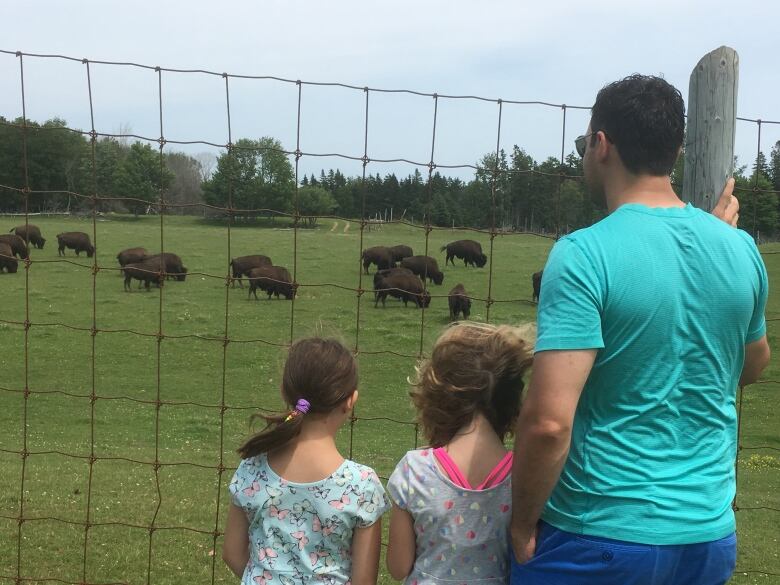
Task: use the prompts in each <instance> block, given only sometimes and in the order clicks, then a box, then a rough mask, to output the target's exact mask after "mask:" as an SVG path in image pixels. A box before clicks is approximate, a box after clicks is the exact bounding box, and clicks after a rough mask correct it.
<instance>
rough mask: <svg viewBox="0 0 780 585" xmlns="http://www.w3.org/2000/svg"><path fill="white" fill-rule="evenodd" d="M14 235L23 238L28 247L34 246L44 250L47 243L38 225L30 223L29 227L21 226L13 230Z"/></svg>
mask: <svg viewBox="0 0 780 585" xmlns="http://www.w3.org/2000/svg"><path fill="white" fill-rule="evenodd" d="M11 233H12V234H14V233H15V234H16V235H17V236H19V237H20V238H22V239H23V240H24V241H25V242H27V245H28V246H29V245H30V244H32V245H33V246H35V247H36V248H38V249H39V250H43V245H44V244H45V243H46V238H44V237H43V236H41V230H40V228H39V227H38V226H37V225H33V224H31V223H28V224H27V225H20V226H17V227H15V228H14V229H12V230H11Z"/></svg>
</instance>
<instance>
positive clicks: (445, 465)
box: [433, 447, 472, 490]
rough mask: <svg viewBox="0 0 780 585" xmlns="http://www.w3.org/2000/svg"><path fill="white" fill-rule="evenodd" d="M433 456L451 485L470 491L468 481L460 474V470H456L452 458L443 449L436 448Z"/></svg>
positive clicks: (456, 467)
mask: <svg viewBox="0 0 780 585" xmlns="http://www.w3.org/2000/svg"><path fill="white" fill-rule="evenodd" d="M433 455H434V456H435V457H436V460H437V461H438V462H439V465H441V468H442V469H443V470H444V472H445V473H446V474H447V477H448V478H449V479H450V481H451V482H452V483H454V484H455V485H456V486H458V487H462V488H466V489H467V490H470V489H472V487H471V484H470V483H469V480H467V479H466V478H465V476H464V475H463V474H462V473H461V472H460V469H458V466H457V465H455V462H454V461H453V460H452V457H450V455H449V453H447V452H446V451H445V450H444V449H443V448H441V447H437V448H436V449H434V450H433Z"/></svg>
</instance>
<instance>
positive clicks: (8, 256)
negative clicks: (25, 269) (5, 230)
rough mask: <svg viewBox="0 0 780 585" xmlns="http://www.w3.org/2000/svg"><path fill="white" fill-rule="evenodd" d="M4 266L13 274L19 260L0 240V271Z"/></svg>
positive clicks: (9, 247)
mask: <svg viewBox="0 0 780 585" xmlns="http://www.w3.org/2000/svg"><path fill="white" fill-rule="evenodd" d="M3 268H5V269H6V270H7V271H8V273H9V274H13V273H14V272H16V271H17V270H18V268H19V262H18V261H17V260H16V258H14V251H13V250H12V249H11V246H9V245H8V244H6V243H5V242H0V272H3Z"/></svg>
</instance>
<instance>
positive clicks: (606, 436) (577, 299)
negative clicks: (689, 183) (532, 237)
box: [536, 204, 768, 544]
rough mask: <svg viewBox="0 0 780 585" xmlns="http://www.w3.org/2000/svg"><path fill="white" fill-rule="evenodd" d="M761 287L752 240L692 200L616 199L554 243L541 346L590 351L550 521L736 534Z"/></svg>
mask: <svg viewBox="0 0 780 585" xmlns="http://www.w3.org/2000/svg"><path fill="white" fill-rule="evenodd" d="M767 294H768V283H767V276H766V268H765V267H764V263H763V261H762V259H761V255H760V254H759V252H758V249H757V248H756V245H755V243H754V242H753V240H752V238H751V237H750V236H749V235H748V234H747V233H745V232H743V231H740V230H736V229H734V228H732V227H730V226H727V225H726V224H725V223H723V222H721V221H720V220H718V219H716V218H715V217H713V216H712V215H710V214H708V213H705V212H703V211H701V210H699V209H697V208H695V207H692V206H690V205H688V206H686V207H682V208H680V207H676V208H650V207H646V206H643V205H639V204H627V205H623V206H621V207H620V208H618V209H617V210H616V211H614V212H613V213H612V214H611V215H609V216H608V217H606V218H605V219H603V220H602V221H600V222H599V223H597V224H595V225H593V226H591V227H589V228H587V229H583V230H580V231H577V232H574V233H573V234H571V235H568V236H566V237H564V238H562V239H561V240H560V241H558V242H557V243H556V244H555V246H554V247H553V249H552V251H551V253H550V256H549V258H548V260H547V265H546V266H545V268H544V277H543V282H542V290H541V298H540V300H539V310H538V338H537V344H536V351H537V352H540V351H546V350H556V349H557V350H572V349H598V354H597V356H596V361H595V364H594V366H593V370H592V371H591V373H590V376H589V377H588V380H587V383H586V384H585V388H584V390H583V392H582V396H581V397H580V400H579V403H578V405H577V410H576V414H575V417H574V426H573V430H572V439H571V449H570V452H569V457H568V459H567V461H566V464H565V465H564V468H563V472H562V474H561V477H560V480H559V481H558V484H557V485H556V487H555V489H554V490H553V493H552V495H551V497H550V499H549V501H548V502H547V505H546V507H545V510H544V512H543V514H542V518H543V519H544V520H545V521H547V522H548V523H550V524H552V525H553V526H555V527H557V528H559V529H561V530H566V531H568V532H574V533H578V534H586V535H593V536H601V537H607V538H615V539H619V540H626V541H631V542H638V543H644V544H689V543H696V542H707V541H711V540H716V539H719V538H722V537H724V536H727V535H728V534H730V533H732V532H734V529H735V521H734V513H733V512H732V509H731V503H732V500H733V498H734V492H735V487H736V484H735V476H734V458H735V455H736V448H737V416H736V409H735V402H736V389H737V385H738V382H739V377H740V374H741V372H742V366H743V363H744V359H745V344H747V343H750V342H753V341H756V340H758V339H760V338H761V337H762V336H763V335H764V334H765V332H766V322H765V319H764V309H765V306H766V300H767Z"/></svg>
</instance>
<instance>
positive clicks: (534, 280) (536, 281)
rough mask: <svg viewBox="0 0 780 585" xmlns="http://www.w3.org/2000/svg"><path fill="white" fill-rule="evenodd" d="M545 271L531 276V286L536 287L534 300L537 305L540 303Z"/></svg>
mask: <svg viewBox="0 0 780 585" xmlns="http://www.w3.org/2000/svg"><path fill="white" fill-rule="evenodd" d="M543 272H544V270H540V271H539V272H534V273H533V274H532V275H531V285H532V286H533V287H534V296H533V300H534V301H536V302H537V303H538V302H539V293H540V292H542V273H543Z"/></svg>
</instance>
